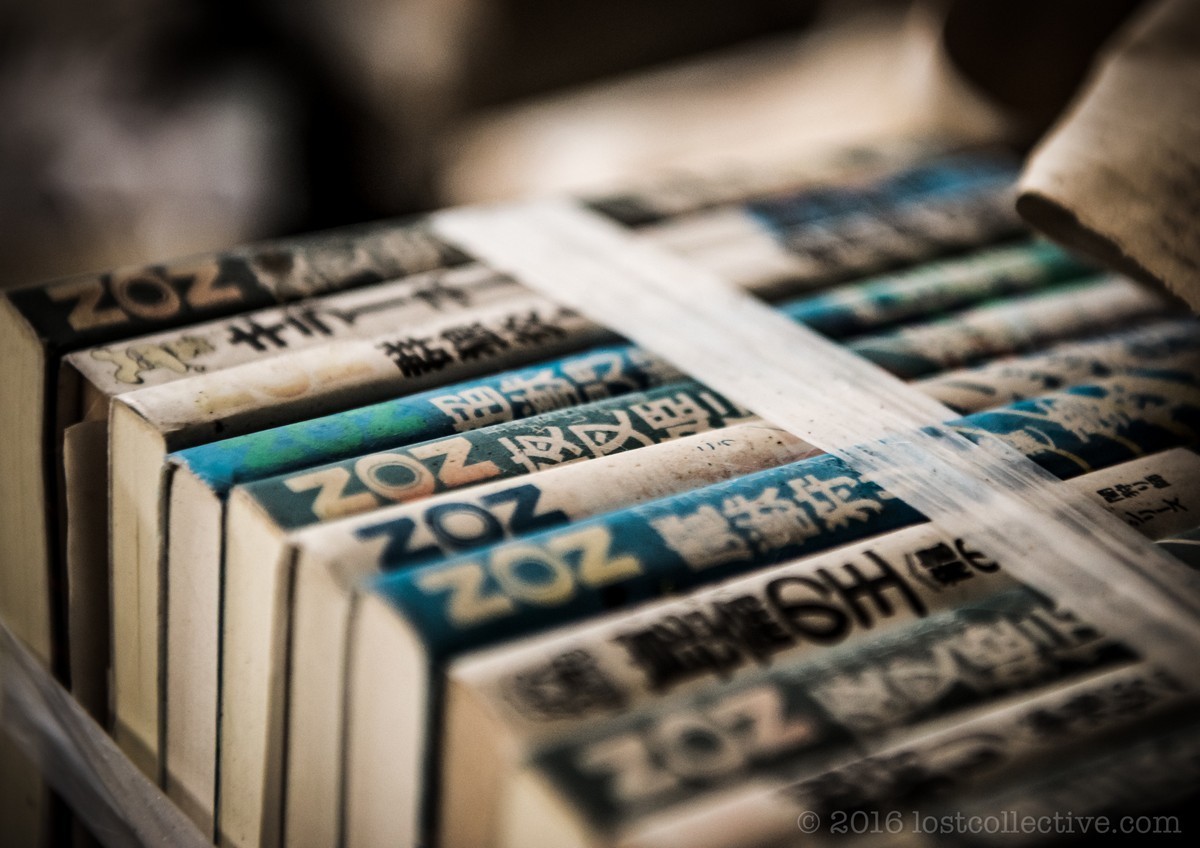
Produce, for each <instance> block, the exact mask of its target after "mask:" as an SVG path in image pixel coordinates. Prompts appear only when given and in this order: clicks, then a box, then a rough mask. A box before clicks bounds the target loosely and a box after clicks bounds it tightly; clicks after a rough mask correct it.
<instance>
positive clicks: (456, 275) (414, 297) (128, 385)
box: [66, 265, 527, 395]
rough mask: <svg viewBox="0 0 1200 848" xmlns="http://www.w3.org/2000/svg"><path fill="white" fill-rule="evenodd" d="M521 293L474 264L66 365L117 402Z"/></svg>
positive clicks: (192, 329) (112, 348)
mask: <svg viewBox="0 0 1200 848" xmlns="http://www.w3.org/2000/svg"><path fill="white" fill-rule="evenodd" d="M522 294H527V292H525V291H524V290H523V289H522V288H521V287H520V286H519V285H518V284H517V283H516V282H515V281H514V280H511V279H509V278H506V277H500V276H497V275H495V274H492V273H490V272H488V271H486V270H484V269H482V268H481V267H480V266H477V265H472V266H466V267H464V268H459V269H453V270H448V271H433V272H428V273H424V274H417V275H414V276H412V277H408V278H405V279H403V280H399V281H396V282H392V283H382V284H380V285H377V286H369V287H366V288H363V289H356V290H354V291H351V292H343V293H340V294H335V295H327V296H324V297H319V298H310V299H306V300H303V301H300V302H298V303H295V304H291V305H288V306H284V307H281V308H273V309H265V310H259V311H257V312H252V313H249V314H247V315H243V316H239V317H236V318H231V319H227V320H221V321H214V322H208V323H205V324H200V325H195V326H189V327H188V328H186V329H185V330H178V331H172V332H167V333H159V334H156V335H152V336H141V337H138V338H136V339H130V340H127V341H123V342H121V343H119V344H111V345H105V346H101V347H93V348H89V349H87V350H84V351H79V352H77V353H73V354H71V355H69V356H68V357H67V358H66V359H67V361H68V362H69V363H71V365H72V366H73V367H74V368H75V369H76V370H77V371H79V372H80V373H81V374H82V375H83V376H84V377H85V378H87V379H88V380H89V382H91V383H92V384H93V385H94V386H96V387H97V388H98V389H99V390H100V391H101V392H103V393H104V394H107V395H118V394H121V393H123V392H126V391H130V390H132V389H134V388H137V387H142V386H154V385H162V384H163V383H167V382H171V381H173V380H179V379H183V378H184V377H188V376H191V375H195V374H203V373H206V372H212V371H217V370H220V369H222V368H228V367H231V366H234V365H239V364H241V363H244V362H249V361H253V360H257V359H264V358H267V357H269V356H272V355H279V354H283V353H287V352H289V351H293V350H302V349H304V348H307V347H312V346H314V345H317V344H321V343H323V342H328V341H332V340H335V339H338V338H344V337H355V336H358V337H361V336H372V335H377V334H379V333H383V332H386V331H387V330H389V329H394V328H397V327H402V326H421V324H422V323H427V322H437V321H438V320H440V319H442V318H443V316H446V315H451V314H454V313H456V312H460V311H463V312H469V311H470V310H473V309H479V308H482V307H485V306H488V305H490V304H494V303H497V302H500V301H503V300H504V299H506V298H516V297H517V296H520V295H522Z"/></svg>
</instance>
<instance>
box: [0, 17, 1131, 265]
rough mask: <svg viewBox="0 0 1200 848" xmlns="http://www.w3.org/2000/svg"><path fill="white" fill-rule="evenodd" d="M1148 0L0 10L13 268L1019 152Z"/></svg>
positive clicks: (6, 250)
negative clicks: (829, 163) (740, 168)
mask: <svg viewBox="0 0 1200 848" xmlns="http://www.w3.org/2000/svg"><path fill="white" fill-rule="evenodd" d="M1137 5H1138V3H1137V2H1136V0H1090V1H1089V0H1059V2H1032V0H1013V2H991V1H989V0H974V2H971V0H942V2H938V1H937V0H843V1H842V2H832V0H824V2H822V0H736V2H734V0H291V2H284V0H237V2H234V0H94V2H91V3H88V4H80V3H78V2H75V0H42V2H39V3H36V4H32V3H20V4H19V3H6V4H3V5H2V7H0V39H3V44H2V46H0V109H2V110H3V114H4V116H5V120H4V130H3V131H2V132H0V285H13V284H19V283H24V282H35V281H38V280H42V279H46V278H50V277H56V276H62V275H66V274H71V273H77V272H83V271H89V270H99V269H103V268H108V267H115V266H117V265H122V264H127V263H141V262H149V261H153V260H156V259H165V258H169V257H174V256H180V255H184V254H188V253H193V252H197V251H202V250H207V249H216V248H221V247H227V246H230V245H233V244H236V243H242V242H246V241H249V240H255V239H260V238H264V237H271V236H277V235H286V234H292V233H297V232H305V231H310V230H315V229H321V228H326V227H330V226H336V225H340V224H348V223H354V222H358V221H364V220H370V219H377V218H383V217H390V216H396V215H404V214H408V213H413V212H418V211H422V210H428V209H432V208H436V207H439V206H444V205H448V204H453V203H463V202H472V201H480V200H494V199H502V198H512V197H519V196H524V195H529V194H539V193H546V192H555V191H562V190H571V191H580V192H598V191H603V190H605V189H608V188H617V187H622V186H628V185H631V184H632V185H636V184H637V183H638V182H640V181H644V180H648V179H659V178H662V176H663V175H664V174H666V175H669V174H671V173H672V172H681V171H682V172H686V171H691V170H695V169H710V168H713V167H721V166H724V165H726V164H734V163H738V162H744V161H751V162H766V163H770V162H772V161H780V162H783V161H795V160H796V159H797V158H799V157H803V156H805V155H808V154H809V153H813V154H816V153H818V152H820V151H826V150H828V149H830V148H832V147H836V146H840V145H845V144H854V143H862V142H870V141H873V140H878V139H886V138H888V137H891V136H896V135H912V134H925V133H943V134H951V135H954V136H957V137H959V138H962V139H964V140H968V141H970V140H986V141H994V140H1000V141H1003V142H1005V143H1008V144H1011V145H1014V146H1016V147H1018V148H1023V147H1025V146H1027V145H1028V144H1030V143H1031V142H1033V141H1034V140H1036V139H1037V138H1038V136H1039V135H1040V134H1041V133H1042V132H1044V131H1045V129H1046V128H1047V126H1049V124H1050V123H1051V122H1052V121H1053V119H1054V118H1055V116H1056V115H1058V114H1059V113H1060V111H1061V110H1062V108H1063V106H1064V104H1065V103H1066V102H1067V101H1068V99H1069V98H1070V96H1071V94H1072V92H1074V91H1075V90H1076V88H1077V87H1078V85H1079V83H1080V80H1081V79H1082V78H1083V76H1084V74H1085V73H1086V71H1087V69H1088V67H1089V64H1090V63H1091V62H1092V60H1093V58H1094V56H1095V53H1096V51H1097V49H1098V48H1099V47H1100V45H1102V44H1103V42H1104V40H1105V39H1106V38H1108V37H1109V36H1110V35H1111V33H1112V32H1113V31H1114V30H1115V29H1116V28H1117V27H1118V26H1119V25H1120V24H1121V22H1122V21H1124V20H1125V19H1126V18H1127V17H1128V16H1129V14H1130V13H1131V12H1132V11H1133V10H1134V8H1135V7H1136V6H1137Z"/></svg>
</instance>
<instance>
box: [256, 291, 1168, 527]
mask: <svg viewBox="0 0 1200 848" xmlns="http://www.w3.org/2000/svg"><path fill="white" fill-rule="evenodd" d="M1158 308H1159V302H1158V300H1157V299H1156V298H1154V297H1153V296H1144V295H1143V293H1142V292H1141V291H1140V290H1138V289H1136V288H1134V287H1132V286H1131V284H1127V283H1125V282H1119V283H1111V282H1105V283H1099V284H1094V285H1090V286H1085V287H1084V288H1082V289H1081V288H1077V287H1071V288H1070V289H1069V290H1068V291H1067V292H1064V293H1059V294H1054V295H1052V296H1049V297H1040V296H1039V297H1030V298H1028V299H1027V301H1026V300H1022V301H1020V302H1019V303H1017V304H1003V305H999V306H993V307H987V308H983V309H980V310H976V311H972V312H969V313H968V314H967V315H966V317H965V318H964V319H963V320H959V319H958V318H957V317H955V318H952V319H948V320H946V321H944V322H934V323H931V324H929V325H927V326H928V332H923V333H921V334H920V338H921V339H922V340H923V342H922V344H923V345H924V346H927V347H928V348H929V349H930V350H932V351H936V353H935V354H933V355H931V356H930V357H929V358H928V359H927V360H923V361H921V362H918V359H919V358H920V354H919V353H918V352H917V350H916V349H915V348H911V349H910V350H911V352H910V353H909V354H908V355H907V356H906V357H904V360H903V362H904V368H905V373H904V374H903V375H902V376H907V374H908V373H912V372H920V373H926V372H929V371H932V370H935V369H936V368H937V367H938V366H939V365H940V364H941V362H942V361H947V360H953V359H960V358H967V357H968V356H974V355H978V354H979V352H980V351H982V350H984V349H986V350H987V351H988V352H990V353H993V354H994V353H1001V352H1009V351H1011V350H1013V349H1022V348H1025V349H1027V348H1029V347H1032V346H1034V345H1036V344H1038V343H1040V342H1042V341H1043V340H1044V338H1045V337H1049V338H1058V337H1061V335H1062V334H1064V333H1066V334H1069V333H1071V332H1077V331H1080V330H1084V329H1092V328H1094V327H1096V326H1101V327H1103V326H1105V325H1106V324H1108V323H1111V322H1112V321H1114V320H1116V319H1117V318H1119V317H1120V316H1127V315H1130V314H1132V315H1134V316H1136V315H1138V314H1139V311H1140V310H1145V309H1149V310H1156V309H1158ZM890 338H891V337H890V336H889V337H885V342H884V343H880V344H877V345H872V343H871V342H870V341H868V342H865V343H862V344H860V347H862V348H863V350H864V351H865V352H866V355H867V356H868V358H873V357H875V356H879V357H880V358H881V359H882V360H883V362H882V363H881V364H884V366H885V367H887V366H890V365H892V364H894V363H896V362H897V361H899V359H898V357H896V356H893V355H891V353H892V352H893V351H894V348H890V349H888V348H886V346H885V345H886V340H887V339H890ZM881 349H888V351H889V352H888V353H887V354H881V353H880V352H879V351H880V350H881ZM748 417H749V413H748V412H746V411H745V410H743V409H740V408H739V407H737V406H736V405H734V404H732V403H730V402H729V401H728V400H726V399H725V398H724V397H722V396H721V395H717V394H715V393H713V392H710V391H708V390H707V389H705V388H704V387H703V386H701V385H700V384H698V383H696V382H694V381H686V382H680V383H677V384H674V385H672V386H667V387H662V388H659V389H653V390H650V391H649V392H647V393H643V394H635V395H628V396H624V397H621V398H616V399H612V400H608V401H601V402H598V403H596V404H592V405H591V406H589V407H585V408H582V409H568V410H559V411H556V412H550V413H546V414H544V415H539V416H537V417H535V418H531V419H527V420H521V421H514V422H507V423H503V424H496V425H493V426H491V427H487V428H484V429H481V430H476V431H473V432H469V433H462V434H459V435H456V436H450V437H443V438H442V439H438V440H434V441H429V442H423V443H420V444H417V445H413V446H410V447H397V448H395V449H393V450H391V451H388V452H385V453H380V454H374V455H372V454H368V455H365V456H360V457H355V458H354V459H348V460H343V461H340V462H337V463H330V464H327V465H324V466H319V467H317V468H311V469H307V470H305V471H304V472H302V473H300V474H291V475H283V476H278V477H273V478H268V479H267V480H262V481H259V482H256V483H250V484H248V488H249V489H250V491H251V492H252V493H253V495H254V496H255V497H256V498H257V499H258V501H259V503H260V504H261V505H262V506H263V507H264V509H265V510H266V511H267V513H268V514H269V515H271V516H272V517H273V518H274V519H275V520H276V521H277V522H278V523H279V524H280V526H282V527H286V528H295V527H300V526H303V525H305V524H310V523H313V522H314V521H321V520H326V519H329V518H335V517H344V516H347V515H353V514H355V513H358V512H365V511H368V510H372V509H376V508H378V507H379V506H381V505H383V504H385V503H389V502H390V503H401V502H404V501H409V500H414V499H416V498H424V497H429V496H430V495H435V494H439V493H441V492H446V491H449V490H451V489H455V488H461V487H463V486H468V485H474V484H477V483H480V482H484V481H487V480H495V479H504V478H512V477H518V476H522V475H525V474H530V473H532V472H536V471H540V470H544V469H546V468H551V467H554V466H556V465H561V464H563V463H567V462H576V461H580V460H584V459H587V458H594V457H600V456H609V455H612V454H615V453H619V452H622V451H626V450H632V449H637V448H642V447H646V446H648V445H656V444H662V443H664V442H666V441H669V440H672V439H676V438H679V437H681V436H687V435H691V434H693V433H697V432H703V431H707V430H712V429H714V428H718V427H725V426H728V425H729V424H731V423H733V422H734V421H736V420H738V419H745V418H748Z"/></svg>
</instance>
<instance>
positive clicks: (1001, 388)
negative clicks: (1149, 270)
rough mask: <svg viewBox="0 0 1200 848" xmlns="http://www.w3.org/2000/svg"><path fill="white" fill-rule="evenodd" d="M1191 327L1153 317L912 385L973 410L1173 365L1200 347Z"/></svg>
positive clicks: (1188, 321) (1199, 335) (1183, 322)
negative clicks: (1087, 338)
mask: <svg viewBox="0 0 1200 848" xmlns="http://www.w3.org/2000/svg"><path fill="white" fill-rule="evenodd" d="M1196 330H1197V325H1196V322H1195V320H1194V319H1191V318H1179V319H1169V320H1165V321H1154V322H1151V323H1149V324H1146V325H1144V326H1139V327H1135V328H1133V329H1132V330H1122V331H1118V332H1115V333H1109V334H1105V335H1102V336H1100V337H1098V338H1095V339H1091V340H1087V341H1074V342H1065V343H1062V344H1059V345H1055V346H1053V347H1051V348H1048V349H1046V350H1045V351H1042V352H1040V353H1035V354H1030V355H1026V356H1022V357H1019V358H1015V357H1006V358H1002V359H997V360H994V361H991V362H988V363H985V364H983V365H978V366H974V367H972V368H967V369H958V370H955V371H948V372H945V373H943V374H938V375H935V376H931V377H926V378H923V379H921V380H918V381H916V382H915V383H914V386H916V387H917V388H919V389H920V390H921V391H923V392H925V393H926V394H929V395H930V396H932V397H935V398H937V400H938V401H940V402H941V403H943V404H945V405H946V406H948V407H950V408H951V409H954V410H955V411H957V412H961V413H966V412H974V411H977V410H981V409H984V408H986V407H988V406H1000V405H1002V404H1006V403H1013V402H1015V401H1018V400H1023V399H1025V398H1030V397H1036V396H1038V395H1042V394H1046V393H1047V392H1052V391H1055V390H1057V389H1060V388H1062V387H1063V386H1071V385H1075V384H1077V383H1084V382H1087V381H1089V380H1095V379H1097V378H1102V377H1107V376H1111V375H1112V374H1114V373H1119V372H1122V371H1129V370H1136V369H1138V368H1151V367H1162V365H1163V364H1164V363H1168V362H1171V363H1176V362H1178V361H1179V357H1187V356H1189V355H1190V354H1192V353H1194V352H1195V351H1196V350H1198V349H1200V333H1197V332H1196ZM1172 367H1176V366H1175V365H1174V364H1172Z"/></svg>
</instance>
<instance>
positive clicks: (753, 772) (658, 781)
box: [529, 587, 1194, 830]
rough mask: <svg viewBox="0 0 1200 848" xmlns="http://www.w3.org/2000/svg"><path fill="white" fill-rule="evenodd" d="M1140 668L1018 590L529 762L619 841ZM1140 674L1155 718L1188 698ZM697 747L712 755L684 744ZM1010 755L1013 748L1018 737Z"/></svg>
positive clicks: (571, 740) (767, 673) (638, 716)
mask: <svg viewBox="0 0 1200 848" xmlns="http://www.w3.org/2000/svg"><path fill="white" fill-rule="evenodd" d="M1135 660H1137V657H1136V655H1135V654H1134V653H1133V652H1132V651H1131V650H1130V649H1129V648H1127V647H1126V646H1124V645H1122V644H1121V643H1119V642H1116V641H1113V640H1112V639H1110V638H1108V637H1106V636H1105V635H1104V634H1103V633H1102V632H1101V631H1100V630H1099V629H1097V628H1096V627H1095V626H1094V625H1092V624H1091V623H1090V622H1085V621H1082V620H1080V619H1079V618H1078V617H1077V616H1075V615H1074V614H1073V613H1072V612H1071V611H1070V610H1069V609H1068V608H1066V607H1064V606H1062V605H1059V604H1056V603H1054V602H1053V601H1051V600H1049V599H1047V598H1045V597H1043V596H1041V595H1040V594H1038V593H1036V592H1033V591H1032V590H1029V589H1025V588H1023V587H1022V588H1014V589H1010V590H1009V591H1006V592H1001V593H998V594H993V595H990V596H988V597H986V598H980V599H977V600H975V601H971V602H967V603H965V604H962V605H960V606H958V607H956V608H954V609H952V610H947V611H944V612H942V613H939V614H937V615H934V616H930V617H929V618H926V619H924V620H922V621H921V622H919V623H918V624H915V625H913V626H911V627H908V628H903V629H902V630H900V631H899V632H896V633H889V634H887V635H885V636H882V637H879V638H876V639H872V640H869V641H864V642H857V643H854V644H852V645H849V646H847V647H846V648H845V649H844V650H842V651H840V652H837V653H836V654H834V655H830V656H829V658H828V659H827V660H825V661H817V662H812V663H799V664H793V665H780V666H774V667H772V668H770V669H767V670H764V671H763V672H762V673H761V674H758V675H753V676H750V677H748V678H744V679H739V680H737V681H735V682H733V683H731V684H728V685H720V686H713V687H710V688H708V689H705V690H702V691H700V692H698V693H696V694H695V695H694V696H693V697H691V698H688V699H686V700H684V701H682V702H678V701H676V702H671V703H668V704H664V705H662V707H661V708H660V709H658V710H653V711H638V712H634V713H630V714H626V715H623V716H621V717H619V718H617V719H614V720H613V721H610V722H607V723H605V724H604V725H601V726H599V727H597V728H593V729H592V731H591V732H589V733H583V734H580V735H578V736H570V737H566V738H564V739H561V740H558V741H556V742H555V743H552V744H548V745H545V746H543V747H541V748H540V749H539V750H537V751H536V752H535V753H532V754H531V755H530V757H529V759H530V761H531V762H532V763H533V765H534V767H535V768H537V769H538V770H539V771H540V772H542V773H543V774H545V775H546V776H547V779H548V780H549V782H550V783H551V784H552V785H554V786H555V787H557V788H558V791H559V792H561V793H563V794H564V795H565V796H567V797H568V798H569V799H570V802H571V804H572V806H574V807H576V808H577V809H579V810H580V811H581V812H584V813H585V815H586V816H587V817H588V818H589V819H590V820H591V821H592V823H593V824H594V825H596V826H599V827H604V828H612V829H614V830H619V829H620V828H621V826H622V825H628V824H630V823H632V822H634V821H636V820H638V819H646V818H649V817H650V816H653V815H656V814H661V813H663V812H665V811H667V810H669V809H670V808H671V807H673V806H675V805H678V804H680V803H682V802H688V801H694V800H695V798H696V797H697V795H701V794H703V793H705V792H715V791H720V790H722V789H726V790H728V789H731V788H734V787H736V786H737V784H739V783H741V784H746V783H749V782H751V781H756V782H758V783H759V784H760V787H761V788H764V789H765V788H768V787H769V788H771V789H774V790H784V791H788V790H791V791H793V792H795V793H796V795H798V796H800V797H803V795H802V794H801V793H802V791H803V790H801V789H800V788H799V786H797V785H792V786H789V784H791V783H792V781H796V780H797V778H800V780H799V781H798V783H800V785H803V783H802V781H803V777H805V776H808V775H812V774H814V773H816V774H821V773H822V772H824V771H826V770H827V769H829V768H830V767H835V766H836V765H837V764H839V763H842V762H845V761H846V760H850V761H856V760H857V761H861V759H862V758H863V757H867V756H870V755H871V754H873V753H876V752H880V751H881V750H886V749H887V748H891V747H893V746H896V745H897V744H898V743H899V744H901V745H902V744H903V740H906V739H907V740H913V739H914V737H916V738H919V737H920V736H922V735H925V734H927V733H929V732H930V731H933V730H936V729H938V728H939V727H941V728H945V727H947V726H949V727H953V726H954V725H955V724H957V723H959V722H961V721H963V719H964V718H967V717H969V716H970V715H971V713H972V712H976V711H979V712H982V711H986V710H989V709H990V710H995V709H996V708H997V707H1001V708H1002V707H1003V706H1004V702H1005V700H1006V699H1009V698H1012V697H1013V696H1017V695H1021V696H1024V697H1025V698H1028V697H1029V695H1028V694H1027V693H1031V692H1032V693H1033V699H1034V700H1035V701H1036V700H1039V696H1040V695H1042V694H1043V693H1045V692H1046V691H1047V690H1050V691H1054V689H1059V688H1063V687H1066V686H1071V685H1072V684H1077V685H1078V684H1084V683H1085V682H1086V680H1087V679H1088V678H1089V677H1093V676H1095V675H1098V674H1099V675H1104V674H1105V673H1106V672H1109V673H1119V671H1120V670H1121V668H1122V666H1128V664H1130V663H1131V661H1135ZM1142 671H1143V672H1144V673H1145V672H1150V675H1153V676H1152V679H1153V680H1154V681H1155V686H1154V687H1153V689H1152V697H1153V700H1155V701H1157V702H1158V703H1159V705H1161V706H1163V707H1165V706H1167V704H1168V703H1169V702H1171V701H1174V702H1175V703H1176V704H1179V703H1180V702H1182V701H1183V700H1184V698H1185V697H1186V696H1187V695H1188V694H1189V693H1187V691H1186V689H1185V687H1183V686H1182V685H1180V684H1179V683H1178V682H1177V681H1175V680H1174V679H1173V678H1170V677H1169V676H1166V675H1164V674H1153V672H1152V671H1151V669H1149V668H1145V667H1143V669H1142ZM1150 675H1148V676H1150ZM1106 676H1107V675H1106ZM1148 694H1151V693H1148ZM1191 694H1192V697H1194V693H1191ZM968 720H969V719H968ZM739 721H741V722H742V725H741V727H742V729H743V731H744V732H742V733H738V732H737V731H736V729H735V728H737V727H739V725H738V724H737V722H739ZM1113 723H1114V724H1117V723H1118V722H1117V721H1114V722H1113ZM697 737H701V738H704V739H705V741H706V742H707V743H708V744H707V745H689V744H688V742H689V741H692V742H696V741H698V739H697ZM1041 741H1042V743H1043V744H1044V743H1045V740H1041ZM1009 744H1010V745H1011V746H1012V748H1013V749H1017V748H1019V741H1018V740H1016V739H1013V740H1009ZM964 753H965V752H964ZM1018 753H1019V751H1017V750H1013V754H1014V755H1016V754H1018ZM942 754H943V756H946V757H947V759H949V756H948V754H949V752H947V751H943V752H942ZM914 759H916V758H914ZM764 784H765V785H764ZM868 787H869V784H868ZM863 789H865V790H866V791H868V792H869V791H870V789H869V788H867V787H863ZM910 789H911V787H910ZM868 803H869V801H868ZM802 808H803V807H802ZM797 812H799V810H797ZM788 820H789V822H794V821H795V817H794V816H789V817H788Z"/></svg>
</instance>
